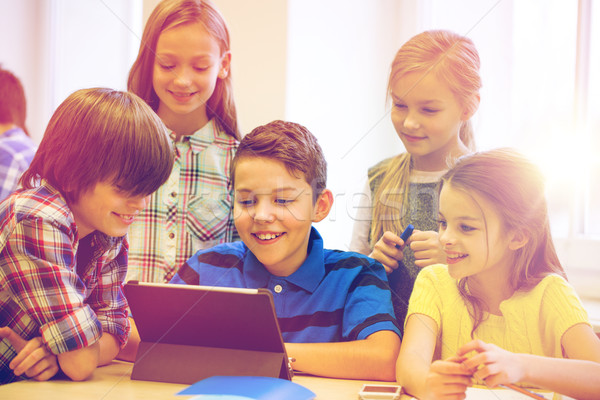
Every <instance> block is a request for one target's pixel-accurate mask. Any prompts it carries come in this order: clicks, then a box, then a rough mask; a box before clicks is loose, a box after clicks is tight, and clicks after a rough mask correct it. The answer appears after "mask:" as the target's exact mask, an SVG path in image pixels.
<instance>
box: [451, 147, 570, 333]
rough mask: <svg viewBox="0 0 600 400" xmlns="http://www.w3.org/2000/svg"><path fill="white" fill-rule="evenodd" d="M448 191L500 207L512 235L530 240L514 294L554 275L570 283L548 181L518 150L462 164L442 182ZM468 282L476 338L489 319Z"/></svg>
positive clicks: (521, 254) (521, 253)
mask: <svg viewBox="0 0 600 400" xmlns="http://www.w3.org/2000/svg"><path fill="white" fill-rule="evenodd" d="M443 185H451V186H452V187H453V188H456V189H460V190H463V191H465V192H467V193H476V194H478V195H479V196H481V197H483V198H484V199H486V200H487V201H489V202H490V203H491V204H493V205H494V207H495V209H496V212H497V213H498V215H499V216H500V220H501V221H502V223H503V224H504V229H505V230H506V231H511V230H518V231H520V232H522V234H523V235H524V236H525V237H527V239H528V241H527V243H526V244H525V246H523V247H522V248H520V249H518V250H516V251H515V255H514V259H513V260H512V265H513V270H512V272H513V273H512V274H511V276H510V280H509V284H510V286H511V287H510V288H511V290H513V291H516V290H520V289H521V290H530V289H532V288H533V287H535V286H536V285H537V284H538V283H539V282H540V281H541V280H542V279H543V278H544V277H545V276H546V275H549V274H559V275H561V276H562V277H564V278H565V279H566V274H565V272H564V269H563V267H562V265H561V263H560V261H559V259H558V255H557V254H556V250H555V248H554V243H553V241H552V235H551V233H550V222H549V220H548V211H547V205H546V199H545V190H544V180H543V176H542V174H541V172H540V171H539V169H538V168H537V167H536V166H535V165H534V164H533V163H531V162H530V161H529V160H527V159H526V158H525V157H523V156H522V155H521V154H519V153H518V152H516V151H515V150H513V149H496V150H491V151H487V152H480V153H474V154H472V155H469V156H465V157H462V158H461V159H459V160H458V162H457V164H456V165H455V166H454V167H453V168H452V169H450V170H449V171H448V172H447V173H446V175H444V177H443V178H442V186H443ZM484 218H485V215H484ZM488 250H489V249H488ZM468 281H469V278H468V277H466V278H463V279H461V280H460V281H459V282H458V288H459V291H460V293H461V295H462V296H463V298H464V299H465V302H466V304H467V306H468V308H469V313H470V314H471V317H472V318H473V321H474V325H473V331H472V333H473V332H474V331H475V329H477V327H478V326H479V324H480V323H481V322H482V320H483V315H484V314H483V305H482V302H481V300H479V299H478V298H477V297H475V296H473V295H472V294H471V293H470V292H469V291H468V288H467V283H468Z"/></svg>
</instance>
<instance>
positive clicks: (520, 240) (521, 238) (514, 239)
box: [508, 230, 529, 250]
mask: <svg viewBox="0 0 600 400" xmlns="http://www.w3.org/2000/svg"><path fill="white" fill-rule="evenodd" d="M528 242H529V232H525V231H523V230H518V231H515V232H513V233H512V234H511V239H510V242H509V243H508V248H509V249H511V250H519V249H520V248H522V247H523V246H525V245H526V244H527V243H528Z"/></svg>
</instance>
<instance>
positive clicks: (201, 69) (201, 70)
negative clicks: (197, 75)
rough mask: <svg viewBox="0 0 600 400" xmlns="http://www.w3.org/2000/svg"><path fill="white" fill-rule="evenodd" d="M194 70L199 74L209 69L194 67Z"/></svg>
mask: <svg viewBox="0 0 600 400" xmlns="http://www.w3.org/2000/svg"><path fill="white" fill-rule="evenodd" d="M194 69H195V70H196V71H198V72H204V71H206V70H207V69H208V67H194Z"/></svg>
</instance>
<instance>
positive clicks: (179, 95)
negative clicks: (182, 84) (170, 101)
mask: <svg viewBox="0 0 600 400" xmlns="http://www.w3.org/2000/svg"><path fill="white" fill-rule="evenodd" d="M171 93H172V94H173V96H175V97H190V96H193V95H194V94H196V92H171Z"/></svg>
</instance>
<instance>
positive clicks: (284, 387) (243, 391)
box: [177, 376, 315, 400]
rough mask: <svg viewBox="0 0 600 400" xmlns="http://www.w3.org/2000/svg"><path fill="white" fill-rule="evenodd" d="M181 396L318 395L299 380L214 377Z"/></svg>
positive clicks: (210, 399)
mask: <svg viewBox="0 0 600 400" xmlns="http://www.w3.org/2000/svg"><path fill="white" fill-rule="evenodd" d="M177 394H179V395H186V396H194V395H196V396H197V397H195V398H194V399H198V400H200V399H202V400H234V399H236V400H238V399H239V400H281V399H286V400H310V399H314V398H315V394H314V393H313V392H312V391H310V390H308V389H307V388H305V387H304V386H301V385H298V384H297V383H294V382H290V381H288V380H285V379H279V378H271V377H266V376H212V377H210V378H206V379H204V380H201V381H199V382H196V383H194V384H193V385H191V386H189V387H187V388H185V389H184V390H182V391H181V392H179V393H177Z"/></svg>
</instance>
